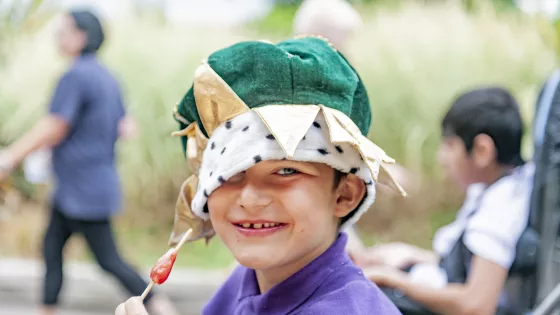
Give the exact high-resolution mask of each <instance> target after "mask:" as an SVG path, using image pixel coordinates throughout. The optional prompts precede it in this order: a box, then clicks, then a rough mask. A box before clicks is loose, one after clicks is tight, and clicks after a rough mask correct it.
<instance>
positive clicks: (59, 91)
mask: <svg viewBox="0 0 560 315" xmlns="http://www.w3.org/2000/svg"><path fill="white" fill-rule="evenodd" d="M80 80H81V78H80V76H79V75H78V73H77V72H75V71H69V72H67V73H66V74H64V76H62V78H61V79H60V80H59V81H58V85H57V87H56V89H55V91H54V95H53V96H52V99H51V103H50V106H49V113H50V114H52V115H56V116H58V117H60V118H62V119H64V120H65V121H66V122H67V123H68V124H70V125H74V123H75V122H76V119H77V117H78V113H79V111H80V109H81V107H82V104H83V93H82V87H81V85H80Z"/></svg>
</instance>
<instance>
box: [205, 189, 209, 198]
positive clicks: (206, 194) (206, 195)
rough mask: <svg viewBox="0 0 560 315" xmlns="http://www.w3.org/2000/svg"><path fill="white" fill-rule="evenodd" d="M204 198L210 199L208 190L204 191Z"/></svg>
mask: <svg viewBox="0 0 560 315" xmlns="http://www.w3.org/2000/svg"><path fill="white" fill-rule="evenodd" d="M204 197H206V198H208V193H207V192H206V189H204Z"/></svg>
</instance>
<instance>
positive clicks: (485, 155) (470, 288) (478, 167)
mask: <svg viewBox="0 0 560 315" xmlns="http://www.w3.org/2000/svg"><path fill="white" fill-rule="evenodd" d="M442 129H443V140H442V142H441V145H440V149H439V152H438V160H439V162H440V163H441V165H442V166H443V168H444V170H445V171H446V173H447V174H448V176H449V177H450V179H451V180H452V181H453V182H455V183H456V184H458V185H459V186H460V187H461V188H462V189H464V190H465V191H466V198H465V200H464V203H463V205H462V207H461V209H459V212H458V214H457V217H456V219H455V221H454V222H452V223H451V224H449V225H447V226H445V227H443V228H441V229H439V230H438V231H437V233H436V234H435V237H434V240H433V250H425V249H422V248H418V247H415V246H413V245H409V244H405V243H391V244H382V245H377V246H374V247H372V248H370V249H367V250H365V251H362V252H360V253H359V254H357V255H355V256H354V261H355V262H356V264H357V265H358V266H360V267H362V268H363V269H364V273H365V274H366V276H368V277H369V278H370V279H371V280H372V281H374V282H375V283H377V284H378V285H380V286H384V287H390V288H397V289H399V290H402V293H403V294H404V295H406V296H407V297H408V298H410V299H412V300H414V301H417V302H419V303H420V304H422V305H424V306H425V307H426V308H428V309H430V310H432V311H434V312H436V313H442V314H467V315H468V314H477V315H485V314H494V313H495V312H496V309H497V307H498V306H500V307H501V308H502V309H504V310H507V309H508V307H509V306H510V305H508V303H510V302H511V301H510V302H508V300H507V296H506V297H505V298H504V295H503V289H504V284H505V282H506V279H507V277H508V272H509V269H510V267H511V266H512V263H513V261H514V258H515V255H516V246H517V242H518V240H519V238H520V236H521V234H522V233H523V232H524V231H525V229H526V228H527V224H528V217H529V200H530V196H531V191H532V181H533V175H534V165H533V163H532V162H528V163H524V161H523V159H522V157H521V138H522V135H523V122H522V119H521V115H520V113H519V108H518V105H517V102H516V100H515V99H514V97H513V96H512V95H511V94H510V93H509V92H508V91H506V90H504V89H502V88H497V87H485V88H480V89H475V90H472V91H469V92H467V93H465V94H462V95H460V96H459V97H458V98H457V99H456V100H455V102H454V103H453V105H452V106H451V108H450V109H449V111H448V112H447V114H446V115H445V117H444V119H443V121H442ZM457 252H460V253H468V254H466V255H467V256H466V257H467V258H466V259H467V260H468V259H469V257H470V260H469V261H454V260H460V259H464V258H463V254H461V255H460V259H457V255H455V254H454V253H457ZM459 264H461V265H462V264H466V266H468V267H467V269H466V270H465V273H466V279H465V280H466V281H464V283H459V282H460V281H457V280H456V279H455V278H456V275H455V274H454V273H455V272H453V271H452V270H454V269H453V268H456V266H457V265H459ZM404 270H409V271H408V273H407V272H406V271H404Z"/></svg>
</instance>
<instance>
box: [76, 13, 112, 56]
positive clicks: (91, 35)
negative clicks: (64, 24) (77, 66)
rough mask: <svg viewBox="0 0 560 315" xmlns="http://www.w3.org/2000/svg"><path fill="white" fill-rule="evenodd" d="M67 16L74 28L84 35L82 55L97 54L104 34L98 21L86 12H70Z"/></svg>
mask: <svg viewBox="0 0 560 315" xmlns="http://www.w3.org/2000/svg"><path fill="white" fill-rule="evenodd" d="M69 14H70V16H72V18H73V19H74V23H76V27H77V28H78V29H79V30H81V31H82V32H84V33H86V37H87V39H86V44H85V45H84V48H83V49H82V55H83V54H90V53H95V52H97V51H98V50H99V48H100V47H101V45H102V44H103V41H104V40H105V34H104V33H103V27H102V26H101V22H99V19H98V18H97V17H96V16H95V15H94V14H93V13H92V12H90V11H87V10H72V11H70V12H69Z"/></svg>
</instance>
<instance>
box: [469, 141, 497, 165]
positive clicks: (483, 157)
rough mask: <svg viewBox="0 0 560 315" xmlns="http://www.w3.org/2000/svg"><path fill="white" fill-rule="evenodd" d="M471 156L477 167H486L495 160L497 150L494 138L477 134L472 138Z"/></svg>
mask: <svg viewBox="0 0 560 315" xmlns="http://www.w3.org/2000/svg"><path fill="white" fill-rule="evenodd" d="M471 156H472V158H473V161H474V163H475V165H476V166H477V167H478V168H486V167H488V166H490V165H492V163H494V162H495V161H496V158H497V152H496V144H495V143H494V140H492V138H491V137H490V136H488V135H487V134H483V133H482V134H479V135H477V136H476V137H475V138H474V141H473V148H472V153H471Z"/></svg>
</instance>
